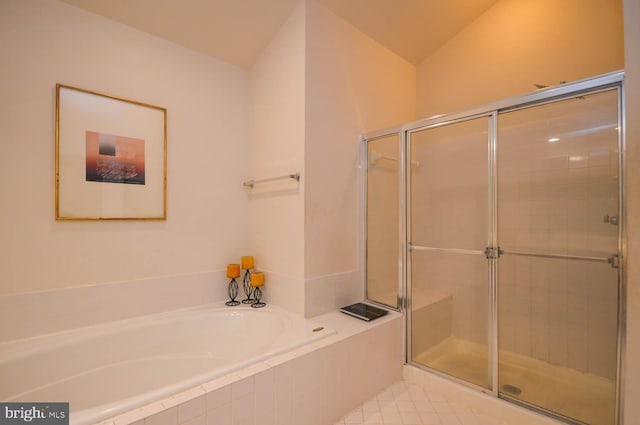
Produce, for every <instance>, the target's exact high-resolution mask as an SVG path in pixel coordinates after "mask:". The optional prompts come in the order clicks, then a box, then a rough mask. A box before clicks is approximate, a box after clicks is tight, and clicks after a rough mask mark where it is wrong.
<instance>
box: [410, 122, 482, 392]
mask: <svg viewBox="0 0 640 425" xmlns="http://www.w3.org/2000/svg"><path fill="white" fill-rule="evenodd" d="M489 122H490V117H487V116H484V117H481V118H475V119H470V120H466V121H459V122H455V123H451V124H447V125H442V126H436V127H430V128H427V129H422V130H418V131H414V132H410V133H409V152H410V158H411V161H410V203H411V206H410V211H411V214H410V217H411V218H410V258H409V259H410V262H411V266H410V267H411V268H410V270H411V274H410V284H409V287H410V290H411V311H410V314H411V330H410V332H411V335H410V338H411V341H410V345H411V360H412V361H413V362H415V363H418V364H421V365H423V366H426V367H429V368H431V369H433V370H436V371H438V372H441V373H444V374H447V375H451V376H453V377H456V378H458V379H462V380H464V381H467V382H471V383H473V384H475V385H478V386H480V387H483V388H490V386H491V383H490V379H489V370H490V369H489V360H488V352H489V350H488V345H487V340H488V329H489V328H488V318H489V262H488V260H487V259H486V258H485V254H484V250H485V248H486V247H487V246H488V245H487V243H488V240H489V235H490V231H489V230H490V229H489V227H490V226H489V213H488V210H489V205H488V204H489V201H488V199H489V186H488V181H489V174H488V169H489V167H488V165H489V164H488V158H489V149H488V146H489V144H488V137H487V134H488V129H489Z"/></svg>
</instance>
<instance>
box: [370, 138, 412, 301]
mask: <svg viewBox="0 0 640 425" xmlns="http://www.w3.org/2000/svg"><path fill="white" fill-rule="evenodd" d="M400 153H401V146H400V137H399V135H398V134H391V135H388V136H383V137H379V138H376V139H372V140H369V141H368V142H367V192H366V193H367V202H366V205H367V213H366V214H367V215H366V217H367V220H366V222H367V241H366V264H367V270H366V273H367V274H366V282H367V284H366V291H367V299H368V300H371V301H374V302H377V303H380V304H384V305H387V306H389V307H393V308H398V286H399V285H398V284H399V282H400V264H401V262H402V256H401V255H400V252H401V249H402V245H401V243H404V240H402V241H401V240H400V239H399V238H400V205H399V200H400V196H399V193H400V174H401V173H400V162H401V161H400V158H401V157H400Z"/></svg>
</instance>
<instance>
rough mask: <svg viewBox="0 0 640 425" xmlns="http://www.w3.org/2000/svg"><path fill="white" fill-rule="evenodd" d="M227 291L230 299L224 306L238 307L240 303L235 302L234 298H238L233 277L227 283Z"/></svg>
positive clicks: (236, 285)
mask: <svg viewBox="0 0 640 425" xmlns="http://www.w3.org/2000/svg"><path fill="white" fill-rule="evenodd" d="M227 291H228V293H229V298H231V300H230V301H227V302H226V303H224V304H225V305H228V306H231V307H232V306H235V305H239V304H240V301H236V297H237V296H238V282H236V278H235V277H232V278H231V280H230V281H229V286H228V288H227Z"/></svg>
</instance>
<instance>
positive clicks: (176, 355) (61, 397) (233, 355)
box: [0, 304, 334, 425]
mask: <svg viewBox="0 0 640 425" xmlns="http://www.w3.org/2000/svg"><path fill="white" fill-rule="evenodd" d="M319 328H320V326H318V325H317V324H316V323H314V322H313V321H310V320H306V319H303V318H300V317H297V316H294V315H292V314H289V313H287V312H286V311H284V310H281V309H277V308H275V307H273V306H267V307H266V308H262V309H253V308H250V307H248V306H238V307H226V306H224V305H221V304H216V305H213V306H207V307H200V308H195V309H188V310H180V311H175V312H170V313H163V314H158V315H153V316H145V317H141V318H135V319H130V320H125V321H120V322H113V323H109V324H105V325H99V326H92V327H87V328H82V329H78V330H72V331H66V332H61V333H56V334H51V335H46V336H42V337H36V338H29V339H25V340H19V341H12V342H7V343H3V344H0V377H1V378H0V400H2V401H5V402H9V401H24V402H55V401H61V402H69V403H70V404H69V409H70V418H71V423H72V424H74V425H84V424H90V423H95V422H97V421H100V420H102V419H105V418H108V417H111V416H114V415H117V414H119V413H121V412H125V411H128V410H131V409H133V408H135V407H138V406H141V405H143V404H146V403H149V402H152V401H154V400H158V399H160V398H163V397H166V396H169V395H171V394H174V393H177V392H179V391H182V390H185V389H187V388H189V387H192V386H195V385H198V384H201V383H204V382H207V381H210V380H213V379H215V378H217V377H219V376H222V375H225V374H228V373H230V372H232V371H234V370H237V369H240V368H242V367H245V366H247V365H249V364H252V363H254V362H258V361H261V360H264V359H265V358H267V357H270V356H273V355H276V354H279V353H282V352H285V351H288V350H291V349H293V348H296V347H299V346H301V345H304V344H307V343H309V342H311V341H314V340H316V339H319V338H322V337H324V336H327V335H330V334H332V333H334V331H333V330H331V329H328V328H322V329H319Z"/></svg>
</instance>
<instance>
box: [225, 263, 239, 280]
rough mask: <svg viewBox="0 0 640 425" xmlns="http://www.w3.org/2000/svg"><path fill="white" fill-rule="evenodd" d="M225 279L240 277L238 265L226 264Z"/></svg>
mask: <svg viewBox="0 0 640 425" xmlns="http://www.w3.org/2000/svg"><path fill="white" fill-rule="evenodd" d="M227 277H228V278H232V277H240V264H227Z"/></svg>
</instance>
